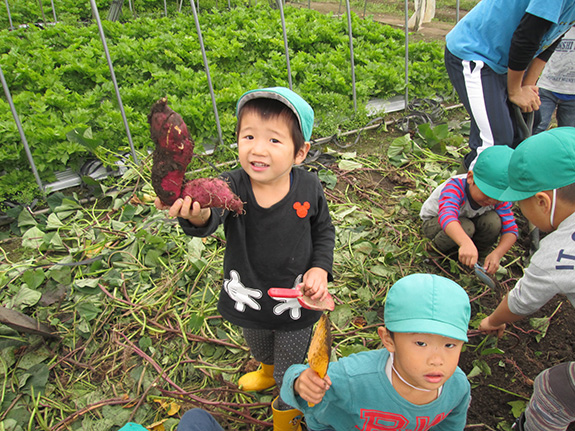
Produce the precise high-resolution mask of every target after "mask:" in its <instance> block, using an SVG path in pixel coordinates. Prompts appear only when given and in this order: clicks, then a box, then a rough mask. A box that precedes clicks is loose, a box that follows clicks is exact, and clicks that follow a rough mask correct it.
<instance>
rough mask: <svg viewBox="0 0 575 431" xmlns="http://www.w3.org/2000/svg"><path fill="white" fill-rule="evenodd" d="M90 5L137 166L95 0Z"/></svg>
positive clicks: (91, 0) (136, 158)
mask: <svg viewBox="0 0 575 431" xmlns="http://www.w3.org/2000/svg"><path fill="white" fill-rule="evenodd" d="M90 5H91V6H92V13H93V15H94V17H95V18H96V21H97V23H98V30H99V31H100V39H102V45H103V46H104V52H105V53H106V59H107V60H108V68H109V69H110V76H111V77H112V82H113V83H114V88H115V90H116V98H117V99H118V105H120V112H121V113H122V119H123V120H124V128H125V129H126V134H127V135H128V142H129V143H130V149H131V150H132V158H133V159H134V163H135V164H136V165H138V164H140V162H139V161H138V156H137V155H136V150H135V149H134V143H133V142H132V134H131V133H130V126H129V125H128V120H127V118H126V112H125V111H124V104H123V103H122V96H121V95H120V89H119V88H118V81H116V74H115V73H114V65H113V64H112V59H111V58H110V52H109V51H108V44H107V43H106V36H105V35H104V28H103V27H102V21H101V20H100V14H99V13H98V7H97V6H96V0H90Z"/></svg>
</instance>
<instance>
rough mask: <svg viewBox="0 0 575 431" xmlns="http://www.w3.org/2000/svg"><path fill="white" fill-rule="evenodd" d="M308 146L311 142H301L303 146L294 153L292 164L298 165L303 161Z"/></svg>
mask: <svg viewBox="0 0 575 431" xmlns="http://www.w3.org/2000/svg"><path fill="white" fill-rule="evenodd" d="M310 148H311V144H310V143H309V142H305V143H304V144H303V147H301V148H300V149H299V151H298V152H297V154H296V155H295V160H294V164H296V165H299V164H300V163H303V161H304V160H305V158H306V157H307V153H308V152H309V149H310Z"/></svg>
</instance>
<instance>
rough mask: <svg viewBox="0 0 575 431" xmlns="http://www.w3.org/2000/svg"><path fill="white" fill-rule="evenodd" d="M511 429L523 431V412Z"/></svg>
mask: <svg viewBox="0 0 575 431" xmlns="http://www.w3.org/2000/svg"><path fill="white" fill-rule="evenodd" d="M511 429H513V430H515V431H525V412H523V413H521V416H519V417H518V418H517V419H516V420H515V423H514V424H513V425H512V426H511Z"/></svg>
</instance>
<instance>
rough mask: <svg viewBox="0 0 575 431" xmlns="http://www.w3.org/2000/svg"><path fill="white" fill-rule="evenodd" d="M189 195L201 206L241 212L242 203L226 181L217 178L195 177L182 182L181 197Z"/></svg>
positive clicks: (242, 208)
mask: <svg viewBox="0 0 575 431" xmlns="http://www.w3.org/2000/svg"><path fill="white" fill-rule="evenodd" d="M185 196H190V197H191V198H192V200H193V201H196V202H199V203H200V206H201V207H202V208H211V207H213V208H225V209H228V210H230V211H235V212H236V213H238V214H241V213H242V212H243V210H244V204H243V202H242V201H241V200H240V198H238V197H237V196H236V195H235V194H234V193H233V192H232V190H231V189H230V186H229V185H228V183H226V182H225V181H224V180H221V179H219V178H197V179H195V180H191V181H187V182H186V183H184V188H183V190H182V197H185Z"/></svg>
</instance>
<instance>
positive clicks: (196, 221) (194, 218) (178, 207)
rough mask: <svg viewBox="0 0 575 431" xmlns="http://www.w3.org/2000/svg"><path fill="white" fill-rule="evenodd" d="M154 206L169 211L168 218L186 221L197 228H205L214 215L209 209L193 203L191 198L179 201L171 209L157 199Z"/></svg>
mask: <svg viewBox="0 0 575 431" xmlns="http://www.w3.org/2000/svg"><path fill="white" fill-rule="evenodd" d="M154 205H155V207H156V208H157V209H159V210H166V209H167V210H168V216H170V217H180V218H183V219H186V220H188V221H189V222H190V223H191V224H193V225H194V226H196V227H202V226H205V225H206V224H207V222H208V220H209V219H210V216H211V214H212V212H211V210H210V209H209V208H200V204H199V203H198V202H192V198H191V197H189V196H186V197H185V198H184V199H182V198H180V199H177V200H176V202H174V203H173V205H172V206H171V207H169V206H167V205H164V204H163V203H162V201H161V200H160V198H156V200H155V202H154Z"/></svg>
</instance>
